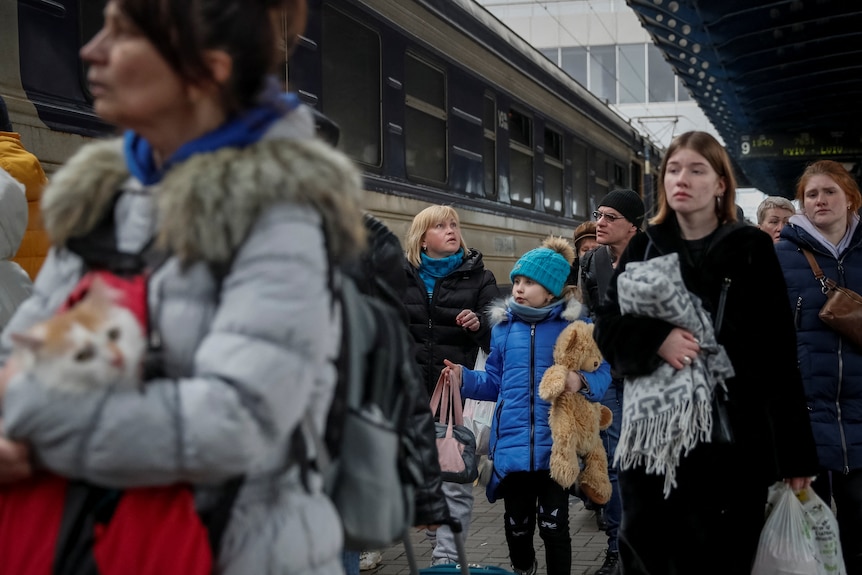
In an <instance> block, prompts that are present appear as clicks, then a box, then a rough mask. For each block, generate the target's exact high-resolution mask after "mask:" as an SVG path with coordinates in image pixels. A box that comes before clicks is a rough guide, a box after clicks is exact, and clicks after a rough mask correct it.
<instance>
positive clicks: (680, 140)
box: [649, 132, 736, 224]
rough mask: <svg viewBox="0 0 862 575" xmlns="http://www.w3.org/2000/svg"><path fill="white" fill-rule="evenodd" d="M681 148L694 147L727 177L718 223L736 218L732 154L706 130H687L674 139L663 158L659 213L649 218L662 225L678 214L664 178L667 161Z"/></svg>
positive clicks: (722, 175)
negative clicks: (674, 210)
mask: <svg viewBox="0 0 862 575" xmlns="http://www.w3.org/2000/svg"><path fill="white" fill-rule="evenodd" d="M679 150H692V151H693V152H697V153H698V154H700V155H701V156H703V157H704V158H705V159H706V161H707V162H709V165H710V166H712V169H713V170H715V173H716V174H718V177H719V178H720V179H722V180H724V196H722V197H721V198H720V199H719V200H718V201H717V202H715V215H716V216H718V222H719V223H721V224H723V223H726V222H735V221H736V178H734V177H733V167H732V166H731V164H730V156H728V155H727V150H725V149H724V146H722V145H721V144H719V143H718V140H716V139H715V138H714V137H712V135H710V134H708V133H706V132H685V133H684V134H680V135H679V136H677V137H676V138H674V140H673V142H671V144H670V146H668V149H667V152H666V153H665V155H664V158H663V159H662V161H661V170H660V171H659V177H658V213H657V214H656V215H655V216H654V217H653V218H652V219H651V220H650V221H649V223H651V224H660V223H662V222H663V221H665V220H666V219H667V217H668V216H669V215H670V214H672V213H674V212H673V209H671V207H670V205H669V204H668V202H667V192H666V191H665V189H664V177H665V175H666V174H667V163H668V161H669V160H670V158H671V156H673V155H674V154H675V153H676V152H678V151H679Z"/></svg>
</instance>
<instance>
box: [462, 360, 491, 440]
mask: <svg viewBox="0 0 862 575" xmlns="http://www.w3.org/2000/svg"><path fill="white" fill-rule="evenodd" d="M487 357H488V356H487V354H486V353H485V351H484V350H483V349H482V348H481V347H480V348H479V354H478V355H477V356H476V364H475V366H474V367H473V370H474V371H484V370H485V359H486V358H487ZM495 405H496V403H495V402H493V401H480V400H478V399H466V400H464V425H466V426H467V427H469V428H470V430H471V431H472V432H473V435H474V436H475V437H476V454H477V455H488V451H489V445H488V444H489V442H490V440H491V418H492V417H494V406H495Z"/></svg>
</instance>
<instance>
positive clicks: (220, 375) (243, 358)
mask: <svg viewBox="0 0 862 575" xmlns="http://www.w3.org/2000/svg"><path fill="white" fill-rule="evenodd" d="M171 262H173V263H174V264H176V262H175V261H174V260H170V261H169V263H168V264H166V265H171ZM326 266H327V257H326V252H325V245H324V238H323V233H322V230H321V226H320V225H319V218H318V217H317V214H316V212H314V211H312V210H310V209H305V208H298V207H297V206H295V205H279V206H275V207H273V208H270V209H269V210H267V211H266V212H265V213H264V214H263V215H261V216H260V217H259V218H258V221H257V222H256V224H255V226H254V227H253V228H252V230H251V232H250V235H249V237H248V238H247V240H246V241H245V242H244V244H243V245H242V246H241V248H240V249H239V251H238V253H237V255H236V257H235V259H234V262H233V265H232V268H231V271H230V273H229V274H228V275H227V276H226V277H225V278H224V280H223V282H222V284H221V293H220V297H219V302H220V303H219V306H218V308H217V309H216V311H215V316H214V318H213V321H212V324H211V327H210V329H209V331H208V333H206V334H205V335H204V336H203V338H202V339H201V340H200V345H199V346H198V347H197V350H196V352H195V356H194V358H195V359H194V367H193V373H192V374H191V376H190V377H188V378H183V379H175V380H169V379H159V380H151V381H148V382H147V384H146V385H145V386H144V388H143V390H142V391H138V390H132V389H121V388H117V387H114V388H110V389H108V390H93V391H89V392H82V393H79V394H69V393H65V394H60V393H58V392H57V391H55V390H52V389H50V388H47V387H46V386H44V385H42V384H41V383H40V382H38V381H33V380H32V378H31V377H28V376H26V375H25V374H19V375H18V376H16V377H15V378H13V379H12V380H11V382H10V384H9V387H8V389H7V392H6V395H5V397H4V425H5V430H6V433H7V435H9V436H10V437H11V438H13V439H16V440H21V441H26V442H28V443H30V444H31V445H32V446H33V449H34V451H35V453H36V455H37V457H38V458H39V459H40V460H41V461H42V462H44V464H45V465H46V466H47V467H48V468H49V469H52V470H54V471H56V472H58V473H60V474H61V475H64V476H67V477H72V478H83V479H87V480H90V481H93V482H95V483H99V484H102V485H107V486H117V487H129V486H139V485H150V486H151V485H160V484H168V483H173V482H179V481H189V482H192V483H199V482H220V481H223V480H225V479H227V478H229V477H232V476H235V475H237V474H240V473H251V474H253V473H255V472H264V471H267V470H268V469H270V468H272V467H274V466H275V467H277V466H279V465H281V461H282V459H283V457H284V452H285V446H286V442H287V438H288V437H289V436H290V434H291V432H292V430H293V429H294V428H295V427H296V426H297V424H298V423H299V422H300V421H301V419H302V418H303V416H304V413H305V411H306V409H307V408H308V407H309V405H312V406H313V408H312V410H311V413H312V416H313V417H314V418H315V420H316V421H318V422H321V424H322V421H323V418H324V416H325V413H326V409H327V407H328V403H329V398H330V397H331V391H332V387H333V386H334V381H335V371H334V366H333V364H332V361H331V360H332V358H333V357H334V355H335V352H336V351H337V343H336V342H337V341H339V339H340V336H339V331H338V329H339V328H338V326H337V322H336V321H334V318H333V309H332V306H331V298H330V297H329V295H328V291H327V281H326ZM162 297H163V298H164V299H165V300H167V299H169V298H174V299H175V300H176V299H181V297H182V294H171V293H169V290H167V289H166V293H164V294H163V296H162ZM189 303H193V302H189ZM159 317H160V319H161V323H162V326H161V327H162V329H163V331H164V330H166V329H169V327H170V326H169V323H168V322H169V319H168V318H165V317H163V316H162V315H160V316H159Z"/></svg>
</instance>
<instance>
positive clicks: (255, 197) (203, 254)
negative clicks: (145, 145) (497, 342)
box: [42, 138, 365, 264]
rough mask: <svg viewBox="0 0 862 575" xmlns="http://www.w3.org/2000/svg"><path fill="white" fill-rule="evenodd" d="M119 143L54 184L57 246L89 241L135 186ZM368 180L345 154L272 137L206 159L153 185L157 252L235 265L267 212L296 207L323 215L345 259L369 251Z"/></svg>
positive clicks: (48, 194) (195, 159)
mask: <svg viewBox="0 0 862 575" xmlns="http://www.w3.org/2000/svg"><path fill="white" fill-rule="evenodd" d="M129 179H130V175H129V170H128V168H127V167H126V162H125V159H124V156H123V149H122V142H121V141H120V140H110V141H101V142H96V143H93V144H89V145H87V146H84V147H83V148H82V149H81V150H80V151H79V152H78V153H76V154H75V155H74V156H73V157H72V158H71V159H70V160H69V161H68V162H67V164H66V165H65V166H64V167H63V168H62V169H61V170H59V171H58V172H57V174H56V175H55V176H54V177H53V178H52V180H51V183H50V185H49V186H48V187H47V189H46V190H45V193H44V195H43V198H42V217H43V220H44V222H45V228H46V229H47V231H48V234H49V236H50V238H51V242H52V244H53V245H54V246H56V247H59V246H63V245H65V243H66V242H67V241H68V240H69V239H71V238H77V237H82V236H86V235H87V234H88V233H89V232H91V231H92V230H93V229H94V228H95V226H96V225H97V224H98V223H99V222H100V221H101V220H102V218H103V217H104V216H105V211H106V210H108V209H110V207H111V206H112V205H113V199H114V196H115V194H116V193H117V191H118V190H120V189H121V188H122V187H123V186H125V185H126V183H127V182H128V181H129ZM361 189H362V179H361V176H360V174H359V172H358V170H357V169H356V168H355V167H354V165H353V163H352V162H351V161H350V160H349V159H348V158H347V157H346V156H345V155H344V154H342V153H340V152H338V151H336V150H334V149H333V148H332V147H331V146H329V145H328V144H326V143H324V142H323V141H321V140H318V139H316V138H308V139H305V140H293V139H263V140H261V141H259V142H257V143H255V144H252V145H250V146H247V147H245V148H228V147H226V148H222V149H219V150H216V151H214V152H209V153H200V154H197V155H194V156H192V157H191V158H189V159H188V160H186V161H185V162H183V163H181V164H179V165H177V166H175V167H174V168H172V169H171V170H170V171H169V172H168V173H167V174H166V175H165V177H164V178H163V180H162V181H161V182H160V183H159V184H157V185H156V186H153V188H152V190H153V193H154V194H155V196H156V205H157V209H158V217H159V225H158V236H157V246H158V247H159V248H162V249H166V250H168V251H169V252H171V253H173V254H175V255H176V256H177V257H178V258H179V259H180V261H181V262H183V263H184V264H187V263H190V262H193V261H197V260H204V261H207V262H210V263H217V264H223V263H225V262H229V261H230V259H231V258H232V256H233V254H234V252H235V251H236V249H237V248H238V247H239V246H240V244H241V243H242V242H243V241H244V240H245V238H246V236H247V235H248V233H249V230H250V228H251V226H252V225H253V223H254V221H255V220H256V218H257V217H258V216H259V215H260V213H261V212H262V211H264V210H265V209H266V208H267V207H269V206H272V205H274V204H277V203H282V202H295V203H298V204H303V205H310V206H312V207H314V208H315V209H316V210H317V211H318V212H319V213H320V214H321V216H322V218H323V221H324V227H325V229H326V235H327V242H328V248H329V250H330V252H331V254H332V256H333V258H334V259H336V260H339V261H340V260H343V259H346V258H347V257H349V256H351V255H353V254H355V253H356V252H357V251H359V250H360V249H361V248H362V247H363V246H364V244H365V230H364V227H363V225H362V217H361V211H360V207H359V201H360V197H361Z"/></svg>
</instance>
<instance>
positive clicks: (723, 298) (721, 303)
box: [715, 278, 730, 338]
mask: <svg viewBox="0 0 862 575" xmlns="http://www.w3.org/2000/svg"><path fill="white" fill-rule="evenodd" d="M729 289H730V278H724V281H723V282H721V295H720V296H719V298H718V312H716V314H715V337H716V338H718V334H719V333H720V332H721V324H722V323H724V307H725V306H726V305H727V291H728V290H729Z"/></svg>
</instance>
